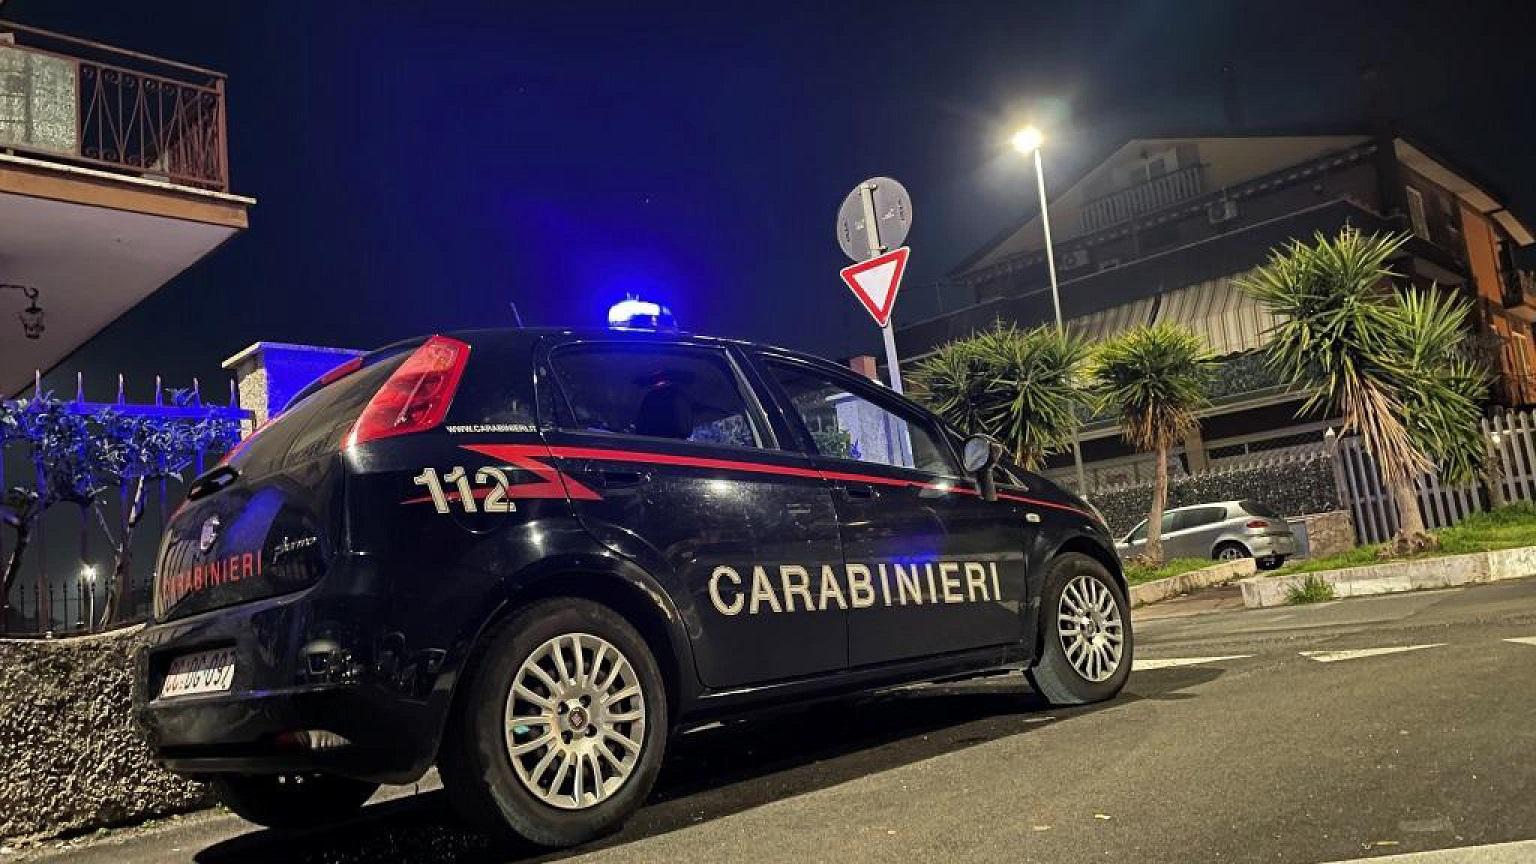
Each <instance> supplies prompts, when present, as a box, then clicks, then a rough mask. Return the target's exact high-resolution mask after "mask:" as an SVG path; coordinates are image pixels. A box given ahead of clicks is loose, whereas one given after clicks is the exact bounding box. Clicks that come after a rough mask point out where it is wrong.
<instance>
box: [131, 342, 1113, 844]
mask: <svg viewBox="0 0 1536 864" xmlns="http://www.w3.org/2000/svg"><path fill="white" fill-rule="evenodd" d="M999 451H1000V448H999V447H998V446H997V445H996V444H995V443H993V442H991V441H990V440H989V439H985V438H981V437H976V438H971V439H965V438H963V437H962V436H961V435H959V434H958V433H956V432H955V431H954V430H952V429H950V428H948V427H947V426H945V424H944V423H943V422H941V421H940V420H939V419H938V418H936V417H935V416H934V415H932V414H931V413H929V412H927V411H925V410H924V409H922V408H921V407H919V406H918V405H916V404H915V403H913V402H910V401H908V400H907V399H904V398H902V397H901V396H898V395H896V394H894V393H892V392H891V391H890V390H888V389H886V388H884V387H881V386H879V385H878V384H875V383H874V382H871V381H869V380H867V379H865V378H862V377H860V376H858V375H856V374H853V373H852V372H850V371H849V370H847V369H845V368H842V367H840V366H838V365H836V364H833V363H829V362H826V361H822V360H818V359H815V358H812V357H807V356H804V355H801V354H797V353H794V352H790V351H785V350H780V349H777V348H769V347H764V346H759V345H754V344H749V343H744V342H735V341H727V340H720V339H708V338H701V337H694V336H685V335H678V334H676V333H671V334H667V333H640V332H622V331H612V330H605V331H594V332H582V331H570V330H534V329H519V330H484V331H472V332H461V333H454V334H449V335H437V336H431V337H428V338H424V339H417V340H414V341H410V342H405V343H401V344H397V345H393V346H390V347H388V348H384V349H382V350H379V351H376V352H374V353H371V354H368V355H366V356H363V357H361V358H358V359H356V360H353V361H352V362H350V363H348V364H346V365H344V366H342V367H340V368H338V369H337V370H335V371H333V372H331V373H329V374H327V375H325V376H324V377H323V378H321V379H320V380H319V381H317V382H315V383H314V384H312V385H310V386H309V387H308V388H307V389H306V390H305V391H303V392H301V393H300V394H299V395H298V396H297V397H295V399H294V401H293V402H291V403H290V406H289V407H288V409H287V410H286V411H285V412H284V413H283V414H282V415H281V416H280V417H279V418H278V419H276V420H274V421H272V422H270V423H268V424H266V425H265V426H263V427H262V428H261V429H260V430H258V431H257V432H256V433H255V434H254V435H252V436H250V437H249V438H247V439H246V440H245V441H243V442H242V443H241V444H240V445H239V447H238V448H237V449H236V450H235V451H234V452H233V453H232V454H231V455H230V456H229V457H228V458H227V459H226V461H225V462H224V463H223V464H221V465H220V466H218V467H217V468H215V469H214V470H212V471H209V472H208V473H206V474H204V475H202V476H201V477H199V478H198V479H197V480H196V481H194V482H193V483H192V484H191V486H190V487H189V491H188V495H187V500H186V502H185V503H184V504H183V505H182V506H181V508H180V509H179V510H178V511H177V512H176V514H175V516H174V517H173V519H172V520H171V522H170V525H169V529H168V531H167V532H166V535H165V538H164V540H163V541H162V544H161V548H160V552H159V559H158V563H157V569H156V573H155V581H154V601H153V615H152V620H151V622H150V625H149V626H148V627H147V628H146V629H145V630H144V631H143V634H142V636H141V637H140V640H141V642H140V650H139V652H138V664H137V675H136V687H135V691H136V692H135V706H136V713H137V716H138V718H139V720H140V722H141V723H142V725H143V726H144V728H145V729H146V731H147V734H148V738H149V741H150V744H151V746H152V748H153V751H154V753H155V755H156V758H157V759H158V760H159V761H160V762H161V763H162V764H163V765H164V766H166V767H167V768H169V769H170V770H172V771H175V772H178V773H180V774H184V775H187V776H191V777H198V778H202V779H205V780H209V781H210V782H211V783H212V784H213V785H214V787H215V789H216V791H217V793H218V794H219V795H220V796H221V797H222V799H223V800H224V802H225V803H226V804H228V806H229V807H230V808H231V809H232V810H234V811H235V812H236V813H238V814H240V815H241V816H244V817H245V818H247V819H249V820H251V821H254V822H257V823H260V824H263V825H268V826H274V827H300V826H305V825H310V824H314V823H318V822H324V821H327V820H335V819H339V818H343V817H345V816H346V815H347V814H348V813H350V812H352V811H353V810H355V809H356V808H358V807H360V806H361V805H362V804H363V803H364V801H366V800H367V798H368V797H369V796H370V795H371V794H372V793H373V791H374V790H375V789H376V788H377V785H378V784H380V783H406V782H410V781H413V780H415V779H416V778H418V777H420V776H421V775H422V774H423V772H425V771H426V770H427V769H428V768H429V767H431V766H432V765H433V764H436V765H437V766H438V767H439V770H440V773H441V775H442V779H443V783H444V785H445V786H446V787H447V789H448V792H449V794H450V797H451V799H452V800H453V801H454V802H455V804H456V805H457V806H458V807H459V808H460V809H461V810H462V811H463V812H465V813H466V814H467V815H469V816H471V817H473V818H475V819H476V820H478V821H479V822H481V823H482V824H485V825H488V826H490V827H492V828H495V829H498V830H506V829H511V830H512V831H515V832H516V833H518V834H521V835H522V836H524V837H526V838H528V839H530V840H533V841H535V842H538V843H541V844H549V845H562V844H572V843H577V842H581V841H583V840H586V839H588V838H591V837H594V836H596V835H598V834H600V833H602V832H604V831H607V830H609V829H611V828H613V827H614V826H616V825H617V824H618V823H620V822H621V821H622V820H623V819H624V818H625V816H627V815H628V814H629V813H631V812H632V811H634V810H635V809H636V808H637V807H638V806H639V805H640V804H641V803H642V802H643V801H644V799H645V797H646V796H647V794H648V793H649V792H650V789H651V786H652V783H653V782H654V780H655V779H656V774H657V770H658V769H659V767H660V765H661V762H662V758H663V755H664V754H665V752H666V749H667V743H668V737H669V735H670V734H671V733H673V732H674V731H675V730H678V729H679V728H682V727H687V726H691V725H697V724H701V723H704V722H710V721H713V720H717V719H721V718H725V717H729V716H733V715H739V714H741V713H744V712H749V711H751V710H753V709H758V708H762V707H766V706H770V705H781V704H784V703H787V702H791V701H798V700H807V699H811V698H822V697H827V696H831V695H837V694H842V693H851V692H855V691H861V690H869V689H875V688H882V687H888V686H892V685H899V684H905V683H911V682H919V681H928V680H935V679H941V678H946V679H947V678H958V677H965V676H970V675H977V674H983V673H992V672H996V671H998V670H1007V669H1013V670H1020V669H1022V670H1023V671H1024V674H1025V675H1026V676H1028V678H1029V681H1030V683H1031V684H1032V685H1033V687H1034V689H1035V690H1036V691H1038V692H1039V693H1040V694H1041V695H1043V696H1044V698H1045V699H1047V700H1048V701H1050V702H1051V703H1054V704H1079V703H1084V702H1092V701H1096V700H1102V699H1108V698H1110V697H1112V696H1114V695H1115V694H1116V693H1117V692H1118V691H1119V690H1120V688H1121V687H1122V686H1123V685H1124V683H1125V680H1126V677H1127V676H1128V675H1129V673H1130V669H1131V658H1132V648H1131V645H1132V643H1131V622H1130V616H1129V614H1128V607H1127V600H1126V586H1125V583H1124V581H1123V578H1122V576H1121V572H1120V567H1119V563H1118V559H1117V558H1116V556H1115V553H1114V551H1113V548H1114V547H1113V541H1112V540H1111V538H1110V536H1109V534H1108V533H1107V531H1106V529H1105V527H1104V524H1103V522H1102V520H1101V519H1100V518H1098V517H1097V516H1096V515H1095V513H1094V511H1093V510H1092V508H1091V507H1090V506H1089V505H1087V504H1085V503H1084V502H1083V501H1082V500H1080V499H1078V498H1077V497H1075V496H1073V495H1071V494H1069V493H1067V492H1065V491H1063V490H1061V489H1059V488H1057V487H1056V486H1054V485H1052V484H1051V483H1050V482H1048V481H1046V480H1044V479H1042V478H1040V477H1038V476H1035V475H1033V474H1029V473H1026V472H1023V471H1021V470H1019V469H1017V468H1015V467H1013V466H1011V465H1008V464H1006V463H1005V462H1002V461H1000V458H999Z"/></svg>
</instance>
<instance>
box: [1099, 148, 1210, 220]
mask: <svg viewBox="0 0 1536 864" xmlns="http://www.w3.org/2000/svg"><path fill="white" fill-rule="evenodd" d="M1203 167H1204V166H1202V165H1199V164H1196V165H1189V166H1186V167H1184V168H1180V169H1179V170H1177V171H1173V172H1171V173H1168V174H1164V175H1163V176H1161V177H1155V178H1153V179H1151V180H1148V181H1147V182H1145V183H1141V184H1138V185H1136V186H1132V187H1131V188H1129V189H1122V190H1120V191H1119V192H1114V193H1111V194H1109V195H1105V196H1103V197H1102V198H1095V199H1093V200H1092V201H1089V202H1088V203H1086V204H1084V205H1083V211H1082V212H1083V215H1082V230H1083V231H1097V230H1098V229H1100V228H1104V227H1106V226H1109V225H1114V224H1116V223H1119V222H1124V221H1125V220H1127V219H1132V218H1135V217H1137V216H1140V215H1141V214H1143V213H1150V212H1152V211H1153V210H1160V209H1162V208H1164V207H1167V206H1169V205H1172V204H1177V203H1179V202H1180V201H1184V200H1187V199H1190V198H1194V197H1197V196H1199V195H1200V194H1202V193H1203V192H1204V191H1205V183H1204V181H1205V175H1204V171H1203V170H1202V169H1203Z"/></svg>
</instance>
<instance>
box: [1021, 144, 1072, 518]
mask: <svg viewBox="0 0 1536 864" xmlns="http://www.w3.org/2000/svg"><path fill="white" fill-rule="evenodd" d="M1044 143H1045V136H1044V135H1042V134H1041V133H1040V130H1039V129H1036V128H1035V127H1033V126H1025V127H1024V128H1022V129H1020V130H1019V131H1017V132H1015V133H1013V149H1015V150H1017V151H1019V152H1020V153H1024V154H1026V155H1030V154H1032V155H1033V156H1034V157H1035V186H1036V188H1037V189H1039V191H1040V227H1041V229H1042V230H1043V232H1044V234H1045V265H1046V269H1047V270H1049V271H1050V274H1051V307H1052V308H1053V309H1055V311H1056V329H1057V330H1059V331H1061V332H1062V333H1065V332H1066V330H1067V327H1066V324H1064V323H1063V322H1062V320H1061V293H1060V292H1059V291H1058V290H1057V288H1056V251H1055V250H1054V249H1052V248H1051V212H1050V208H1049V206H1048V205H1047V203H1046V200H1045V168H1044V166H1043V165H1042V164H1041V161H1040V147H1041V145H1043V144H1044ZM1072 463H1073V464H1074V465H1075V466H1077V494H1079V495H1087V494H1088V481H1087V478H1086V477H1085V475H1084V474H1083V447H1082V443H1081V442H1080V440H1079V438H1078V431H1077V424H1075V423H1074V424H1073V425H1072Z"/></svg>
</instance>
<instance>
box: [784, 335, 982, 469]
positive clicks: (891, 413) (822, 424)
mask: <svg viewBox="0 0 1536 864" xmlns="http://www.w3.org/2000/svg"><path fill="white" fill-rule="evenodd" d="M766 365H767V367H768V373H769V375H770V376H772V378H773V380H774V381H775V382H777V383H778V385H779V387H780V388H781V389H783V391H784V394H785V395H786V396H788V397H789V401H790V404H791V405H792V406H794V410H795V413H796V414H798V415H799V418H800V421H801V423H803V424H804V425H805V428H806V431H807V432H809V433H810V436H811V439H812V441H813V442H814V444H815V446H816V452H817V453H819V454H820V455H822V456H831V457H833V458H837V459H854V460H857V461H860V462H873V463H876V464H879V465H890V466H892V467H896V468H915V469H917V470H919V471H927V472H929V473H931V474H948V475H954V474H956V473H958V469H957V468H956V466H954V465H953V464H952V463H951V459H950V457H949V456H947V455H946V454H945V452H944V447H943V444H942V443H941V441H940V439H939V438H938V435H937V433H936V430H935V429H934V428H933V424H931V423H929V422H928V421H927V420H926V419H925V418H922V417H921V416H920V415H917V414H915V413H914V412H911V411H908V410H906V409H905V407H904V406H901V405H895V404H879V403H877V402H876V401H874V399H872V398H869V397H867V396H866V395H865V394H863V393H860V392H858V390H859V389H860V388H857V387H855V386H852V385H850V384H848V383H847V382H844V381H839V380H838V379H837V378H836V377H835V376H831V375H827V374H825V373H823V372H821V371H819V370H815V369H810V368H807V367H804V366H801V365H799V364H794V363H787V362H784V361H780V360H774V359H772V358H769V359H768V360H767V363H766Z"/></svg>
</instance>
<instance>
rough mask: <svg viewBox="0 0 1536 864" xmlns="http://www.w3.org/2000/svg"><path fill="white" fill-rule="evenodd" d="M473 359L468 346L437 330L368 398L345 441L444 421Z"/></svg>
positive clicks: (404, 431)
mask: <svg viewBox="0 0 1536 864" xmlns="http://www.w3.org/2000/svg"><path fill="white" fill-rule="evenodd" d="M468 362H469V346H468V345H466V344H464V343H463V342H460V341H459V340H457V339H450V338H448V337H447V336H433V337H432V338H430V339H428V340H427V341H426V342H423V343H422V344H421V347H419V348H417V349H416V350H415V351H413V352H411V356H409V357H407V358H406V359H405V362H404V363H401V364H400V368H398V369H396V370H395V371H394V372H393V373H392V374H391V375H390V376H389V380H387V381H385V382H384V386H382V387H380V388H379V392H377V393H375V394H373V398H372V399H370V400H368V407H367V408H364V409H363V413H362V414H361V415H359V416H358V418H357V422H356V423H355V424H353V426H352V432H351V434H350V435H348V436H347V438H346V442H345V443H346V446H349V447H350V446H351V445H353V444H362V443H365V442H367V441H376V440H378V439H380V438H388V437H391V436H394V435H405V434H408V433H411V432H421V431H423V430H425V429H431V428H432V427H434V426H436V425H437V424H439V423H441V422H443V417H445V416H447V414H448V406H449V405H451V404H452V403H453V394H454V391H456V390H457V389H458V387H459V379H460V378H461V377H463V375H464V365H465V364H466V363H468Z"/></svg>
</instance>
